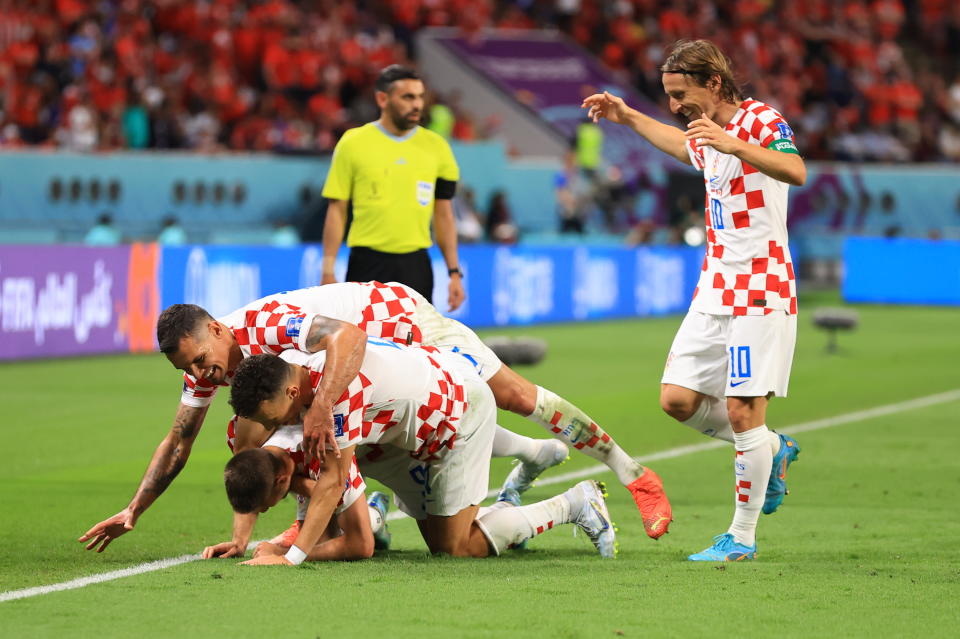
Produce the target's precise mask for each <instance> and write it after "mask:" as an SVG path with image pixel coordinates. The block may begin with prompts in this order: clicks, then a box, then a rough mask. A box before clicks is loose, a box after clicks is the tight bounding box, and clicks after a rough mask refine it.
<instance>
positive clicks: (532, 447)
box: [490, 424, 540, 462]
mask: <svg viewBox="0 0 960 639" xmlns="http://www.w3.org/2000/svg"><path fill="white" fill-rule="evenodd" d="M538 452H540V442H539V441H538V440H536V439H533V438H531V437H524V436H523V435H518V434H516V433H515V432H513V431H511V430H507V429H506V428H504V427H503V426H500V425H499V424H497V430H496V431H495V432H494V434H493V452H491V453H490V456H491V457H516V458H517V459H519V460H520V461H522V462H533V461H536V455H537V453H538Z"/></svg>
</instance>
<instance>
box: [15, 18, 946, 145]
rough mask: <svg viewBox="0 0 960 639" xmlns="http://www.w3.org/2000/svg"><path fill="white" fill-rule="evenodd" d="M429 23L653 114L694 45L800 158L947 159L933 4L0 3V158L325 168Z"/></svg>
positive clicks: (938, 25) (457, 129) (473, 126)
mask: <svg viewBox="0 0 960 639" xmlns="http://www.w3.org/2000/svg"><path fill="white" fill-rule="evenodd" d="M444 25H454V26H458V27H460V28H461V29H463V30H464V31H465V32H468V33H469V32H475V31H477V30H479V29H481V28H484V27H502V28H520V29H527V28H551V27H552V28H560V29H562V30H564V31H565V32H567V33H569V34H570V35H571V36H572V37H573V38H574V39H575V40H576V41H577V42H579V43H580V44H582V45H584V46H585V47H587V48H588V49H590V50H591V51H594V52H595V53H596V54H597V55H598V56H599V57H600V58H601V59H602V60H603V61H604V63H605V64H606V65H607V66H609V67H610V68H611V69H613V70H615V71H616V72H618V73H622V74H624V75H626V76H627V77H628V78H629V79H630V80H631V81H632V82H633V83H634V84H635V85H636V86H637V87H638V88H639V89H640V90H641V91H643V92H644V93H645V94H646V95H648V96H649V97H650V98H651V99H653V100H658V101H662V100H663V92H662V89H661V87H660V79H659V72H658V71H657V68H658V65H659V63H660V62H661V57H662V56H663V53H664V51H665V50H666V48H667V47H668V46H669V45H670V44H671V43H672V42H673V41H675V40H677V39H679V38H690V37H698V36H703V35H708V36H709V37H710V38H712V39H713V40H714V41H716V42H717V44H718V45H719V46H720V47H721V48H723V49H725V50H727V51H732V52H734V60H733V62H734V65H735V68H737V69H739V72H740V74H741V75H742V77H745V78H746V77H749V78H754V79H755V84H754V85H752V86H748V87H747V89H748V93H749V94H751V95H753V96H754V97H757V98H758V99H761V100H766V101H770V102H771V103H773V104H776V105H777V106H779V107H780V109H781V110H782V111H783V113H784V115H785V116H786V117H787V119H788V120H789V121H790V122H791V123H792V124H793V125H794V128H795V129H797V131H798V133H799V136H798V139H799V140H801V141H802V142H801V143H802V146H803V149H804V153H805V155H806V156H807V157H809V158H812V159H827V158H835V159H852V160H867V161H869V160H918V161H927V160H960V66H958V63H957V61H958V60H960V58H958V56H957V53H958V52H960V4H958V3H955V2H950V1H949V0H842V1H829V0H802V1H801V0H789V1H783V2H770V1H766V2H765V1H763V0H740V1H734V0H712V1H700V0H681V1H676V0H670V1H666V0H618V1H615V2H602V1H600V0H382V1H367V2H356V3H346V2H336V1H334V0H312V1H309V2H307V1H300V2H298V1H295V0H159V1H155V2H147V1H145V0H105V1H102V2H93V1H92V0H31V1H28V0H0V105H2V112H0V123H2V124H0V146H4V147H16V146H21V145H45V146H54V147H60V148H66V149H73V150H79V151H88V150H109V149H117V148H132V149H142V148H160V149H194V150H196V151H200V152H211V151H217V150H221V149H226V148H229V149H237V150H273V151H287V152H316V151H327V150H330V149H332V148H333V145H334V143H335V142H336V140H337V139H338V137H339V135H340V133H341V132H342V131H343V130H345V129H347V128H349V127H352V126H355V125H357V124H360V123H363V122H367V121H370V120H373V119H375V117H376V112H375V110H374V109H375V105H374V102H373V100H372V99H371V96H372V87H373V80H374V78H375V76H376V73H377V72H378V71H379V70H380V69H381V68H383V67H384V66H386V65H388V64H391V63H408V62H409V61H410V59H411V58H412V57H413V52H414V47H413V35H414V33H415V32H416V30H417V29H419V28H421V27H424V26H444ZM450 106H451V108H452V110H453V112H454V115H455V116H456V124H455V125H454V126H453V128H452V134H453V136H454V137H457V138H460V139H471V138H475V137H479V136H483V135H488V134H490V133H491V131H490V127H487V126H484V125H482V124H478V123H475V122H474V121H473V119H472V118H471V117H470V114H469V113H467V112H465V111H464V110H463V109H462V108H461V107H460V105H457V104H456V103H454V104H451V105H450Z"/></svg>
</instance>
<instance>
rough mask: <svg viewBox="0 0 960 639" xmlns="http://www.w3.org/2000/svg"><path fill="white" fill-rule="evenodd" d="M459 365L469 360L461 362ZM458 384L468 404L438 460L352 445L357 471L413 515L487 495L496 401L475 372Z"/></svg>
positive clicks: (453, 510) (457, 507)
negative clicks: (454, 435)
mask: <svg viewBox="0 0 960 639" xmlns="http://www.w3.org/2000/svg"><path fill="white" fill-rule="evenodd" d="M454 357H455V358H456V357H457V356H454ZM457 359H459V358H457ZM461 366H464V367H469V366H470V364H469V363H467V362H466V361H464V362H463V364H461ZM464 388H465V390H466V392H467V401H468V403H469V405H468V408H467V410H466V412H465V413H464V415H463V418H462V419H461V420H460V426H459V428H458V430H457V440H456V441H455V442H454V445H453V448H452V449H450V450H448V451H447V452H446V454H444V455H443V456H442V457H441V458H440V459H437V460H434V461H429V462H422V461H418V460H415V459H413V458H411V457H410V452H409V451H407V450H402V449H400V448H396V447H394V446H379V445H374V446H370V445H364V446H361V447H359V448H358V449H357V450H358V452H357V453H356V456H357V463H358V464H359V465H360V472H361V473H363V475H365V476H366V477H370V478H373V479H376V480H377V481H379V482H381V483H382V484H384V485H385V486H387V487H388V488H390V490H392V491H393V494H394V502H395V503H396V505H397V508H399V509H400V510H401V511H403V512H404V513H406V514H407V515H409V516H411V517H413V518H414V519H418V520H419V519H424V518H426V516H427V515H428V514H429V515H440V516H445V517H449V516H451V515H456V514H457V513H458V512H460V511H461V510H463V509H464V508H467V507H469V506H473V505H476V504H479V503H480V502H482V501H483V500H484V498H485V497H486V496H487V489H488V485H489V483H490V454H491V453H492V451H493V435H494V432H495V431H496V417H497V407H496V402H495V400H494V398H493V392H492V391H491V390H490V388H489V387H488V386H487V385H486V384H485V383H484V382H482V381H481V380H480V379H479V378H478V377H477V376H476V374H474V375H473V376H472V377H469V378H466V379H464Z"/></svg>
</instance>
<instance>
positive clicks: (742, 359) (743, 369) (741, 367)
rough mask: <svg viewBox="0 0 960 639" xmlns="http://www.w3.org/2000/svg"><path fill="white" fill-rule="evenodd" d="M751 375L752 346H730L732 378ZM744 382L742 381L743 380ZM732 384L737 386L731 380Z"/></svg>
mask: <svg viewBox="0 0 960 639" xmlns="http://www.w3.org/2000/svg"><path fill="white" fill-rule="evenodd" d="M745 377H750V347H749V346H731V347H730V379H734V378H739V379H743V378H745ZM741 383H742V382H741ZM730 385H731V386H737V385H739V384H734V383H733V382H730Z"/></svg>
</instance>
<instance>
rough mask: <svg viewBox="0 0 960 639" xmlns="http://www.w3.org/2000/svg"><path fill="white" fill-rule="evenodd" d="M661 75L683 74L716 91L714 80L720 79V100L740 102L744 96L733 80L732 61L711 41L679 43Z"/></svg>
mask: <svg viewBox="0 0 960 639" xmlns="http://www.w3.org/2000/svg"><path fill="white" fill-rule="evenodd" d="M660 72H661V73H682V74H683V75H685V76H688V77H690V78H691V79H692V80H693V82H694V83H695V84H696V85H697V86H701V87H706V88H713V86H714V83H715V80H714V77H716V76H719V77H720V99H721V100H723V101H724V102H732V103H736V102H738V101H740V100H743V93H742V92H741V91H740V88H739V87H738V86H737V83H736V80H735V79H734V77H733V67H732V66H731V64H730V58H728V57H727V56H725V55H724V54H723V52H722V51H721V50H720V49H719V48H718V47H717V45H715V44H714V43H712V42H710V41H709V40H679V41H677V42H676V43H675V44H674V45H673V49H671V50H670V54H669V55H668V56H667V59H666V60H664V62H663V64H662V65H660Z"/></svg>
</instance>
